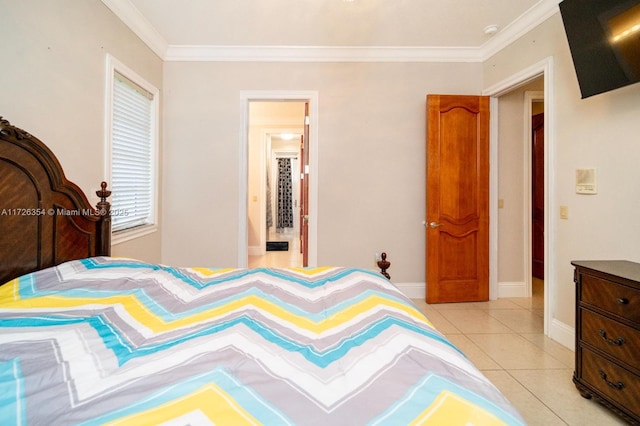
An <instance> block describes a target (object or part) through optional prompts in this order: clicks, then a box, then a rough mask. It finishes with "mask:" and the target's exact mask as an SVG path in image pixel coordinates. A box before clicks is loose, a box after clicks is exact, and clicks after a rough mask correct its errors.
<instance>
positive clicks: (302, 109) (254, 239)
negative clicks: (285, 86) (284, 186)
mask: <svg viewBox="0 0 640 426" xmlns="http://www.w3.org/2000/svg"><path fill="white" fill-rule="evenodd" d="M241 104H242V109H241V132H240V134H241V144H240V148H241V149H240V173H241V176H240V191H239V195H240V200H239V201H240V209H239V211H240V218H239V233H238V234H239V245H238V264H239V266H240V267H248V266H250V267H255V266H277V267H291V266H302V264H303V262H302V261H299V260H298V259H299V258H303V256H302V255H303V254H304V253H302V252H301V247H304V246H306V247H307V249H306V253H307V256H306V260H307V265H309V266H314V265H315V264H316V262H317V209H318V204H317V170H318V161H317V149H318V147H317V145H318V144H317V93H316V92H287V91H285V92H262V91H260V92H242V93H241ZM305 131H307V132H308V133H309V134H308V136H307V144H308V149H307V151H306V153H305V154H306V155H307V157H306V158H304V159H303V158H302V155H304V154H302V153H301V152H300V146H301V139H302V138H301V136H302V135H304V134H305ZM280 160H283V161H282V162H285V163H287V164H288V167H289V169H290V176H291V178H290V179H291V187H290V188H289V190H288V191H289V193H290V194H291V198H290V200H289V203H290V205H291V207H292V209H293V212H292V213H293V214H292V215H291V217H290V219H292V222H293V223H289V222H287V221H285V222H286V223H285V224H284V225H283V226H278V223H277V200H278V199H277V197H276V196H275V193H277V188H278V187H277V180H278V174H277V173H275V172H274V170H277V163H278V162H279V161H280ZM303 161H306V164H307V167H304V166H303ZM301 179H304V180H305V181H306V186H302V185H300V187H304V188H305V193H306V194H308V197H307V203H306V205H307V209H308V211H307V212H306V214H305V215H304V219H305V222H304V223H305V227H306V229H307V232H306V237H307V239H306V241H305V243H306V244H304V245H302V244H300V238H299V236H300V229H301V228H302V226H301V225H300V218H301V217H302V216H301V215H300V214H299V212H298V210H299V208H300V206H301V198H302V195H303V193H302V191H300V190H299V187H298V185H299V181H300V180H301ZM268 186H269V187H270V188H268ZM269 191H271V193H270V194H268V192H269ZM269 200H270V202H269ZM269 211H270V212H271V221H272V222H271V223H270V224H268V219H267V216H268V215H267V213H268V212H269ZM268 242H269V243H271V244H269V248H268V246H267V243H268ZM285 243H286V244H285ZM260 257H262V259H259V258H260Z"/></svg>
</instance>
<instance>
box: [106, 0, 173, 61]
mask: <svg viewBox="0 0 640 426" xmlns="http://www.w3.org/2000/svg"><path fill="white" fill-rule="evenodd" d="M102 3H104V5H105V6H107V7H108V8H109V9H110V10H111V11H112V12H113V13H114V14H115V15H116V16H117V17H118V18H119V19H120V20H121V21H122V22H123V23H124V24H125V25H126V26H127V27H129V29H130V30H131V31H133V32H134V33H135V34H136V35H137V36H138V37H139V38H140V40H142V41H143V43H145V44H146V45H147V46H148V47H149V48H150V49H151V50H153V52H154V53H155V54H156V55H158V56H159V57H160V59H164V57H165V55H166V53H167V49H168V48H169V43H167V41H166V40H165V39H164V38H163V37H162V35H160V33H159V32H158V30H156V28H155V27H154V26H153V25H151V22H149V21H148V20H147V18H146V17H145V16H144V15H143V14H142V13H140V11H139V10H138V8H137V7H135V6H134V5H133V3H131V2H130V1H129V0H102Z"/></svg>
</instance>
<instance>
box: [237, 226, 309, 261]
mask: <svg viewBox="0 0 640 426" xmlns="http://www.w3.org/2000/svg"><path fill="white" fill-rule="evenodd" d="M269 241H289V250H287V251H268V252H266V253H265V254H264V255H262V256H249V261H248V265H249V268H259V267H279V268H291V267H299V266H302V254H301V253H300V240H299V237H298V234H297V233H283V234H278V233H275V232H271V233H270V235H269Z"/></svg>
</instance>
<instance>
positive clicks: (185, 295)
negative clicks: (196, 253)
mask: <svg viewBox="0 0 640 426" xmlns="http://www.w3.org/2000/svg"><path fill="white" fill-rule="evenodd" d="M0 419H2V420H1V424H2V425H7V424H19V425H23V424H24V425H68V424H82V425H96V424H118V425H142V424H153V425H156V424H166V425H186V424H191V425H199V424H220V425H225V424H226V425H234V426H235V425H243V424H264V425H290V424H296V425H330V426H336V425H350V426H351V425H365V424H381V425H394V426H395V425H405V424H414V423H416V424H417V423H425V424H434V425H454V424H459V425H494V424H524V422H523V421H522V419H521V418H520V416H519V414H518V413H517V411H516V410H515V409H514V408H513V407H512V406H511V405H510V404H509V403H508V402H507V400H506V399H505V398H504V397H503V396H502V395H501V394H500V393H499V392H498V390H497V389H496V388H495V387H494V386H493V385H492V384H491V383H490V382H488V381H487V380H486V379H485V377H484V376H483V375H482V374H481V373H480V372H479V371H478V370H477V369H476V368H475V367H474V366H473V365H472V364H471V363H470V362H469V361H468V360H467V358H466V357H465V356H464V355H463V354H462V353H461V352H460V351H459V350H458V349H457V348H456V347H454V346H453V345H452V344H451V343H450V342H448V341H447V340H446V339H445V338H444V337H443V336H442V334H440V333H439V332H438V331H436V330H435V329H434V328H433V327H432V326H431V324H430V323H429V322H428V320H427V319H426V318H425V317H424V316H423V315H422V313H421V312H420V311H419V310H417V308H416V307H415V306H414V305H413V304H412V303H411V302H410V301H409V300H408V299H407V298H406V297H404V296H403V295H402V293H401V292H400V291H399V290H397V289H396V288H395V287H394V286H393V285H392V284H391V283H390V282H389V281H388V280H386V279H385V278H383V277H382V276H380V275H379V274H377V273H375V272H371V271H365V270H359V269H347V268H316V269H204V268H172V267H166V266H161V265H153V264H148V263H144V262H140V261H135V260H128V259H116V258H106V257H98V258H91V259H83V260H78V261H72V262H67V263H64V264H62V265H59V266H57V267H55V268H49V269H45V270H42V271H39V272H35V273H33V274H29V275H25V276H23V277H21V278H19V279H16V280H13V281H10V282H8V283H6V284H5V285H3V286H1V287H0Z"/></svg>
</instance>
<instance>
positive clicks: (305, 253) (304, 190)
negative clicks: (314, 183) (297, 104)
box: [300, 102, 309, 266]
mask: <svg viewBox="0 0 640 426" xmlns="http://www.w3.org/2000/svg"><path fill="white" fill-rule="evenodd" d="M300 158H301V159H302V161H301V162H300V253H302V266H309V102H305V104H304V134H303V135H302V138H301V140H300Z"/></svg>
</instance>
